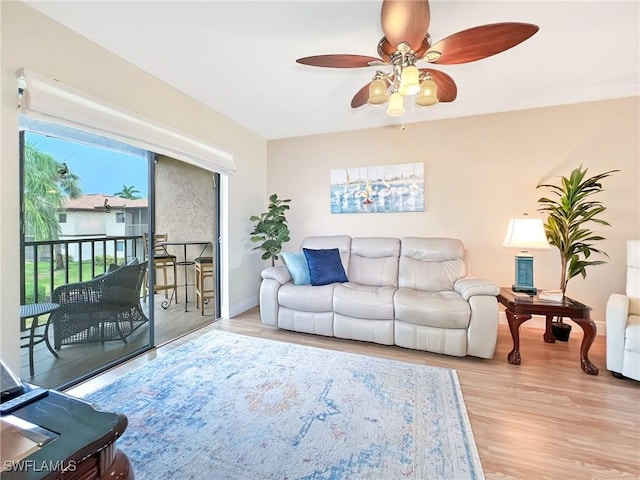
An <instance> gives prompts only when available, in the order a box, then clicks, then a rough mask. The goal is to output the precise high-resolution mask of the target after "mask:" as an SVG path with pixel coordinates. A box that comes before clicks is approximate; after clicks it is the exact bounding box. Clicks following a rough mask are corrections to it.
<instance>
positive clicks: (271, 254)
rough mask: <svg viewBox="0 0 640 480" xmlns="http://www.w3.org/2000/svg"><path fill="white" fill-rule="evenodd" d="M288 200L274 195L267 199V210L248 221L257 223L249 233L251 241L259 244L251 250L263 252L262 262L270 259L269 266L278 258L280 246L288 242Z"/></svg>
mask: <svg viewBox="0 0 640 480" xmlns="http://www.w3.org/2000/svg"><path fill="white" fill-rule="evenodd" d="M289 202H291V200H290V199H284V200H280V199H279V198H278V195H276V194H275V193H274V194H273V195H271V196H270V197H269V208H268V209H267V211H266V212H264V213H261V214H260V216H257V215H252V216H251V218H250V219H249V220H251V221H252V222H257V223H256V225H255V228H254V229H253V232H251V241H252V242H256V243H257V242H260V245H258V246H257V247H254V248H252V250H257V249H261V250H264V253H263V254H262V259H263V260H268V259H271V266H274V265H275V262H276V260H278V259H279V258H280V256H279V254H280V252H281V251H282V245H283V244H285V243H286V242H288V241H289V240H290V238H289V233H290V232H289V226H288V225H287V217H286V215H285V212H286V211H287V210H289V205H287V204H288V203H289Z"/></svg>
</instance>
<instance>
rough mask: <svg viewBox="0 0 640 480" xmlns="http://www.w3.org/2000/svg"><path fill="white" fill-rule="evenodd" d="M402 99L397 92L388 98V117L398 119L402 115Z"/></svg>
mask: <svg viewBox="0 0 640 480" xmlns="http://www.w3.org/2000/svg"><path fill="white" fill-rule="evenodd" d="M403 102H404V97H403V96H402V95H400V94H399V93H398V92H393V93H392V94H391V96H390V97H389V106H388V107H387V115H389V116H390V117H399V116H400V115H404V105H403Z"/></svg>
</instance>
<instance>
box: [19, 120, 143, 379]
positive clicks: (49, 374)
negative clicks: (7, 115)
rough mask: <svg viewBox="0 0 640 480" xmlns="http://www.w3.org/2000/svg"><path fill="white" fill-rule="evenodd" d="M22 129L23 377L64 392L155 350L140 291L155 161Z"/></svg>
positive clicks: (49, 129)
mask: <svg viewBox="0 0 640 480" xmlns="http://www.w3.org/2000/svg"><path fill="white" fill-rule="evenodd" d="M27 123H28V125H29V126H30V127H32V128H31V129H25V131H23V132H22V133H21V157H22V158H21V179H22V209H21V217H22V218H21V220H22V221H21V225H22V235H21V237H22V238H21V247H22V248H21V256H22V258H21V266H22V268H21V299H20V303H21V305H22V307H21V330H22V336H23V339H22V341H21V342H22V343H21V346H22V347H24V348H22V349H21V353H22V368H21V377H22V379H23V380H25V381H29V382H31V383H34V384H37V385H41V386H45V387H61V386H64V385H68V384H71V383H73V382H76V381H79V380H80V379H82V378H85V377H87V376H89V375H91V374H93V373H95V372H98V371H100V370H103V369H105V368H108V367H109V366H111V365H112V364H114V363H116V362H119V361H121V360H122V359H125V358H128V357H130V356H132V355H134V354H136V353H138V352H140V351H142V350H144V349H148V348H149V347H150V346H151V345H153V338H152V332H153V328H152V325H153V320H154V319H153V308H152V309H149V308H148V305H147V304H145V302H144V301H143V300H142V299H141V294H140V292H141V287H142V285H143V283H144V282H145V281H146V278H147V268H146V261H147V258H145V255H144V248H143V243H142V239H143V234H144V233H146V232H148V231H149V219H150V218H151V216H152V215H153V206H152V205H150V203H149V191H150V182H149V179H150V178H152V174H150V171H152V169H153V162H151V161H150V160H149V155H148V154H147V152H145V151H141V150H139V149H135V148H133V147H130V146H127V145H122V144H119V143H118V142H113V141H110V140H107V139H104V138H101V137H96V136H94V135H87V134H84V133H82V132H74V131H72V130H71V129H68V128H59V127H56V126H55V125H48V124H43V123H41V122H31V123H29V122H28V120H27ZM45 133H46V134H45ZM58 135H59V136H58ZM34 314H38V315H37V316H36V315H34Z"/></svg>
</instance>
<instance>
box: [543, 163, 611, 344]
mask: <svg viewBox="0 0 640 480" xmlns="http://www.w3.org/2000/svg"><path fill="white" fill-rule="evenodd" d="M618 171H619V170H609V171H608V172H604V173H601V174H598V175H594V176H592V177H587V169H586V168H582V165H581V166H580V167H578V168H576V169H574V170H573V171H572V172H571V174H570V175H569V177H561V181H560V185H550V184H540V185H538V186H537V187H536V188H543V187H544V188H549V189H551V192H552V193H553V194H554V197H552V198H547V197H542V198H540V199H538V203H539V204H541V206H540V208H538V211H539V212H545V213H547V214H548V217H547V220H546V222H545V224H544V229H545V233H546V235H547V240H548V241H549V243H550V244H551V245H553V246H554V247H556V248H557V249H558V250H559V251H560V269H561V276H560V290H561V292H562V298H563V299H564V297H565V293H566V291H567V284H568V283H569V280H571V279H572V278H573V277H575V276H577V275H582V278H586V276H587V270H586V269H587V267H590V266H594V265H601V264H603V263H605V262H604V261H603V260H591V259H590V258H591V255H592V254H594V253H598V254H602V255H605V256H608V255H607V254H606V253H605V252H603V251H601V250H599V249H598V248H596V247H595V246H594V243H595V242H599V241H601V240H604V237H602V236H600V235H597V234H595V233H594V232H593V231H592V230H590V229H589V226H588V225H589V224H590V223H591V222H593V223H597V224H599V225H606V226H609V223H608V222H606V221H605V220H603V219H602V218H599V216H600V214H602V213H603V212H604V211H605V210H606V207H605V206H604V205H603V204H602V203H601V202H600V201H598V200H594V199H593V198H592V196H593V195H596V194H598V193H600V192H602V191H603V188H602V183H601V181H602V180H603V179H605V178H607V177H608V176H610V175H611V174H613V173H614V172H618ZM552 331H553V334H554V336H555V337H556V339H557V340H564V341H566V340H568V339H569V332H570V331H571V325H569V324H566V323H564V322H563V320H562V317H558V318H556V319H555V320H554V322H553V325H552ZM565 337H566V338H565Z"/></svg>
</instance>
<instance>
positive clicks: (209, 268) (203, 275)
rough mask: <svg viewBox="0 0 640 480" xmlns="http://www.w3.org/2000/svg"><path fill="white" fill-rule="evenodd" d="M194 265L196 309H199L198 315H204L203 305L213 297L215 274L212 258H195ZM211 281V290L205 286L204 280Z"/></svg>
mask: <svg viewBox="0 0 640 480" xmlns="http://www.w3.org/2000/svg"><path fill="white" fill-rule="evenodd" d="M194 261H195V263H196V307H200V314H201V315H204V304H205V303H209V299H211V298H214V297H215V292H216V291H215V277H214V275H215V273H214V271H213V257H197V258H196V259H195V260H194ZM207 278H210V279H211V288H210V289H208V288H207V287H206V285H205V282H206V279H207Z"/></svg>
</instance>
